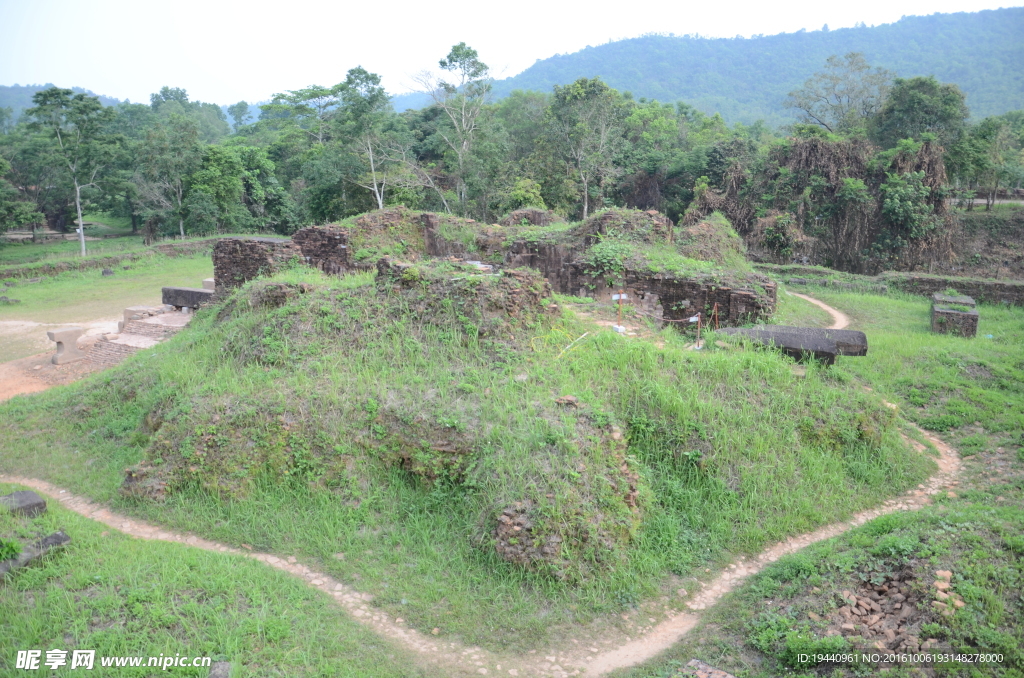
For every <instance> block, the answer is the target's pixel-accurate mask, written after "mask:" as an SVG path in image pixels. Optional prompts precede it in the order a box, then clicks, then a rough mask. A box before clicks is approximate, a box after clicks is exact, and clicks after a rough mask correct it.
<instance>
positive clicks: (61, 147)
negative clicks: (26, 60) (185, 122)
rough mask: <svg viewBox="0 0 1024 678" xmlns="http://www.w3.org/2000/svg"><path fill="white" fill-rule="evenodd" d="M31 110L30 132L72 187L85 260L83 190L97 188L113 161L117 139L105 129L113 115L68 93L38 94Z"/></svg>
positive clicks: (53, 90) (91, 101)
mask: <svg viewBox="0 0 1024 678" xmlns="http://www.w3.org/2000/svg"><path fill="white" fill-rule="evenodd" d="M32 101H33V102H34V103H35V104H36V105H35V107H34V108H31V109H29V110H28V111H27V114H28V115H29V117H30V118H31V119H32V120H33V128H34V129H36V130H39V131H40V132H41V133H43V134H45V135H46V136H47V137H49V139H50V140H51V143H52V144H53V145H54V151H55V153H56V155H57V156H58V157H59V158H60V160H61V161H62V164H63V169H64V171H65V172H66V174H67V176H68V178H69V179H70V180H71V183H72V184H73V186H74V190H75V209H76V210H77V213H78V238H79V243H80V244H81V248H82V256H85V228H84V226H83V225H82V189H83V188H86V187H89V186H96V182H97V180H98V178H99V177H100V174H101V172H103V170H104V169H105V168H106V167H107V165H108V164H109V163H110V161H111V160H112V159H113V155H114V152H115V151H116V149H117V146H118V144H119V138H118V137H116V136H115V135H113V134H111V133H110V132H109V130H108V129H107V127H108V126H109V125H110V123H111V121H112V120H113V118H114V111H113V110H112V109H110V108H106V107H104V106H103V104H101V103H100V101H99V99H97V98H96V97H90V96H86V95H85V94H75V93H73V92H72V91H71V90H69V89H59V88H57V87H53V88H51V89H47V90H43V91H41V92H37V93H36V94H35V95H34V96H33V97H32Z"/></svg>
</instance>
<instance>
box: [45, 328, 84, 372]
mask: <svg viewBox="0 0 1024 678" xmlns="http://www.w3.org/2000/svg"><path fill="white" fill-rule="evenodd" d="M84 333H85V330H83V329H82V328H81V327H62V328H61V329H59V330H50V331H49V332H47V333H46V336H47V337H49V338H50V341H53V342H56V343H57V352H56V353H55V354H54V355H53V359H52V362H53V364H54V365H65V364H67V363H73V362H75V361H76V360H83V359H84V358H85V357H86V355H85V351H82V350H80V349H79V348H78V338H79V337H80V336H82V334H84Z"/></svg>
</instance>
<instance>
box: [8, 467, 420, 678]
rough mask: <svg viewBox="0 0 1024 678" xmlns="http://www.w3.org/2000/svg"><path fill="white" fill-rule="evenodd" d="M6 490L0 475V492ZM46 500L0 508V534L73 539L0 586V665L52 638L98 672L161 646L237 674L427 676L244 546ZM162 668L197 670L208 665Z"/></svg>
mask: <svg viewBox="0 0 1024 678" xmlns="http://www.w3.org/2000/svg"><path fill="white" fill-rule="evenodd" d="M16 489H22V488H19V487H16V486H11V485H6V484H2V483H0V494H6V493H8V492H11V491H14V490H16ZM48 503H49V509H48V511H47V513H46V514H44V515H42V516H39V517H36V518H34V519H27V518H15V517H13V516H11V514H9V513H7V512H0V536H3V535H7V536H8V537H15V536H17V537H19V538H20V540H22V541H31V540H32V539H34V535H35V534H49V533H51V532H53V531H55V530H57V529H62V530H64V531H65V533H67V534H68V535H69V536H71V539H72V541H71V543H70V544H69V545H67V546H65V547H64V548H62V549H59V550H56V551H54V552H52V553H51V554H48V555H47V556H45V557H44V558H43V560H42V561H41V562H39V563H37V564H33V565H32V566H30V567H28V568H26V569H23V570H19V571H16V572H15V573H13V574H11V575H8V576H7V578H6V579H5V581H4V582H3V585H0V674H3V675H15V674H16V673H17V674H20V673H22V672H21V671H16V670H15V669H14V660H15V657H16V655H17V651H18V650H27V649H36V650H42V651H43V658H44V660H45V657H46V651H47V650H52V649H58V648H59V649H63V650H73V649H83V650H95V651H96V660H95V664H94V668H93V670H92V671H90V672H88V673H89V675H97V676H114V675H117V676H151V675H154V674H153V670H152V669H146V668H142V669H131V668H102V667H100V659H99V658H100V657H102V656H124V655H128V656H143V657H146V658H147V659H146V660H143V661H144V662H145V661H147V660H148V657H151V656H158V655H160V654H163V655H165V656H174V655H176V654H182V655H188V656H189V657H196V656H200V657H203V656H206V657H212V658H213V659H214V661H230V662H232V664H233V669H234V672H233V673H232V676H235V677H239V676H254V677H255V676H323V677H325V678H326V677H328V676H331V677H333V676H353V677H356V676H358V677H359V678H362V677H364V676H368V677H381V678H383V677H385V676H394V677H398V676H406V677H412V676H422V675H425V674H424V673H423V672H422V671H420V670H419V669H416V668H415V664H414V662H413V661H411V660H410V657H407V656H404V654H403V652H402V651H400V650H397V649H396V648H395V647H394V646H392V645H390V644H389V643H387V642H385V641H383V640H382V639H380V638H379V637H377V636H376V635H375V634H374V633H373V632H372V631H370V630H368V629H365V628H363V627H362V626H360V625H359V624H357V623H356V622H355V621H354V620H352V619H351V617H350V616H349V615H348V614H347V613H345V612H344V611H343V610H342V609H341V608H340V607H339V606H337V605H335V604H333V603H332V602H331V601H330V600H329V598H328V597H327V596H326V595H324V594H322V593H320V592H318V591H315V590H313V589H310V588H309V587H308V586H306V584H305V583H304V582H303V581H301V580H299V579H297V578H295V577H292V576H289V575H287V574H284V573H282V572H279V571H277V570H274V569H272V568H270V567H268V566H266V565H264V564H262V563H259V562H255V561H253V560H250V559H248V558H245V557H242V556H235V555H227V554H220V553H209V552H205V551H201V550H199V549H196V548H192V547H189V546H184V545H181V544H169V543H162V542H147V541H142V540H139V539H135V538H132V537H128V536H126V535H123V534H121V533H119V532H117V531H115V530H111V529H108V528H106V527H105V526H104V525H102V524H100V523H97V522H95V521H92V520H89V519H86V518H83V517H81V516H79V515H77V514H75V513H72V512H70V511H68V510H66V509H64V508H63V507H61V506H60V505H59V503H58V502H56V501H52V500H51V501H49V502H48ZM0 577H2V576H0ZM68 656H69V658H70V653H69V655H68ZM69 663H70V662H69ZM42 670H43V671H46V672H47V673H48V674H51V675H61V676H65V675H70V676H74V675H77V673H78V671H77V670H75V671H74V672H72V671H70V669H69V667H68V666H65V667H64V668H63V669H62V670H60V671H57V672H52V671H50V670H49V669H48V668H46V667H43V669H42ZM171 671H172V672H173V673H174V675H178V676H196V677H197V678H205V676H206V675H207V673H208V672H209V669H207V668H191V667H189V668H182V667H176V668H173V669H171Z"/></svg>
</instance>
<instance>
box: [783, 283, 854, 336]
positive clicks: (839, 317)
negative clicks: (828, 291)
mask: <svg viewBox="0 0 1024 678" xmlns="http://www.w3.org/2000/svg"><path fill="white" fill-rule="evenodd" d="M786 294H788V295H789V296H791V297H800V298H801V299H803V300H804V301H809V302H811V303H812V304H814V305H815V306H817V307H818V308H820V309H822V310H823V311H825V312H827V313H828V314H829V315H830V316H832V324H831V325H830V326H829V327H828V328H827V329H830V330H841V329H844V328H845V327H846V326H847V325H849V324H850V316H848V315H846V314H845V313H843V312H842V311H837V310H836V309H834V308H832V307H831V306H829V305H828V304H826V303H825V302H824V301H818V300H817V299H815V298H814V297H809V296H807V295H806V294H800V293H799V292H790V291H789V290H786Z"/></svg>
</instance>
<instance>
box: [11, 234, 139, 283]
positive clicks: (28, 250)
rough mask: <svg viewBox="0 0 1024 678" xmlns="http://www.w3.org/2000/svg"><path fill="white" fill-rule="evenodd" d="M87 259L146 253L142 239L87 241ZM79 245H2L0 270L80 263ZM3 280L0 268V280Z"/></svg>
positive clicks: (74, 241)
mask: <svg viewBox="0 0 1024 678" xmlns="http://www.w3.org/2000/svg"><path fill="white" fill-rule="evenodd" d="M85 247H86V252H87V256H90V257H94V256H96V257H99V256H104V257H109V256H114V255H118V254H128V253H130V252H141V251H143V250H145V249H146V246H145V245H144V244H143V242H142V237H141V236H140V237H138V238H134V237H125V238H110V239H104V240H87V241H86V243H85ZM81 252H82V250H81V245H80V244H79V242H78V241H77V240H63V241H61V242H48V243H33V242H31V241H28V242H25V243H3V244H0V266H23V265H27V264H34V263H40V262H44V263H52V262H56V261H62V260H65V259H70V260H75V259H81V258H82V257H81ZM2 277H4V272H3V269H2V268H0V278H2Z"/></svg>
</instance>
